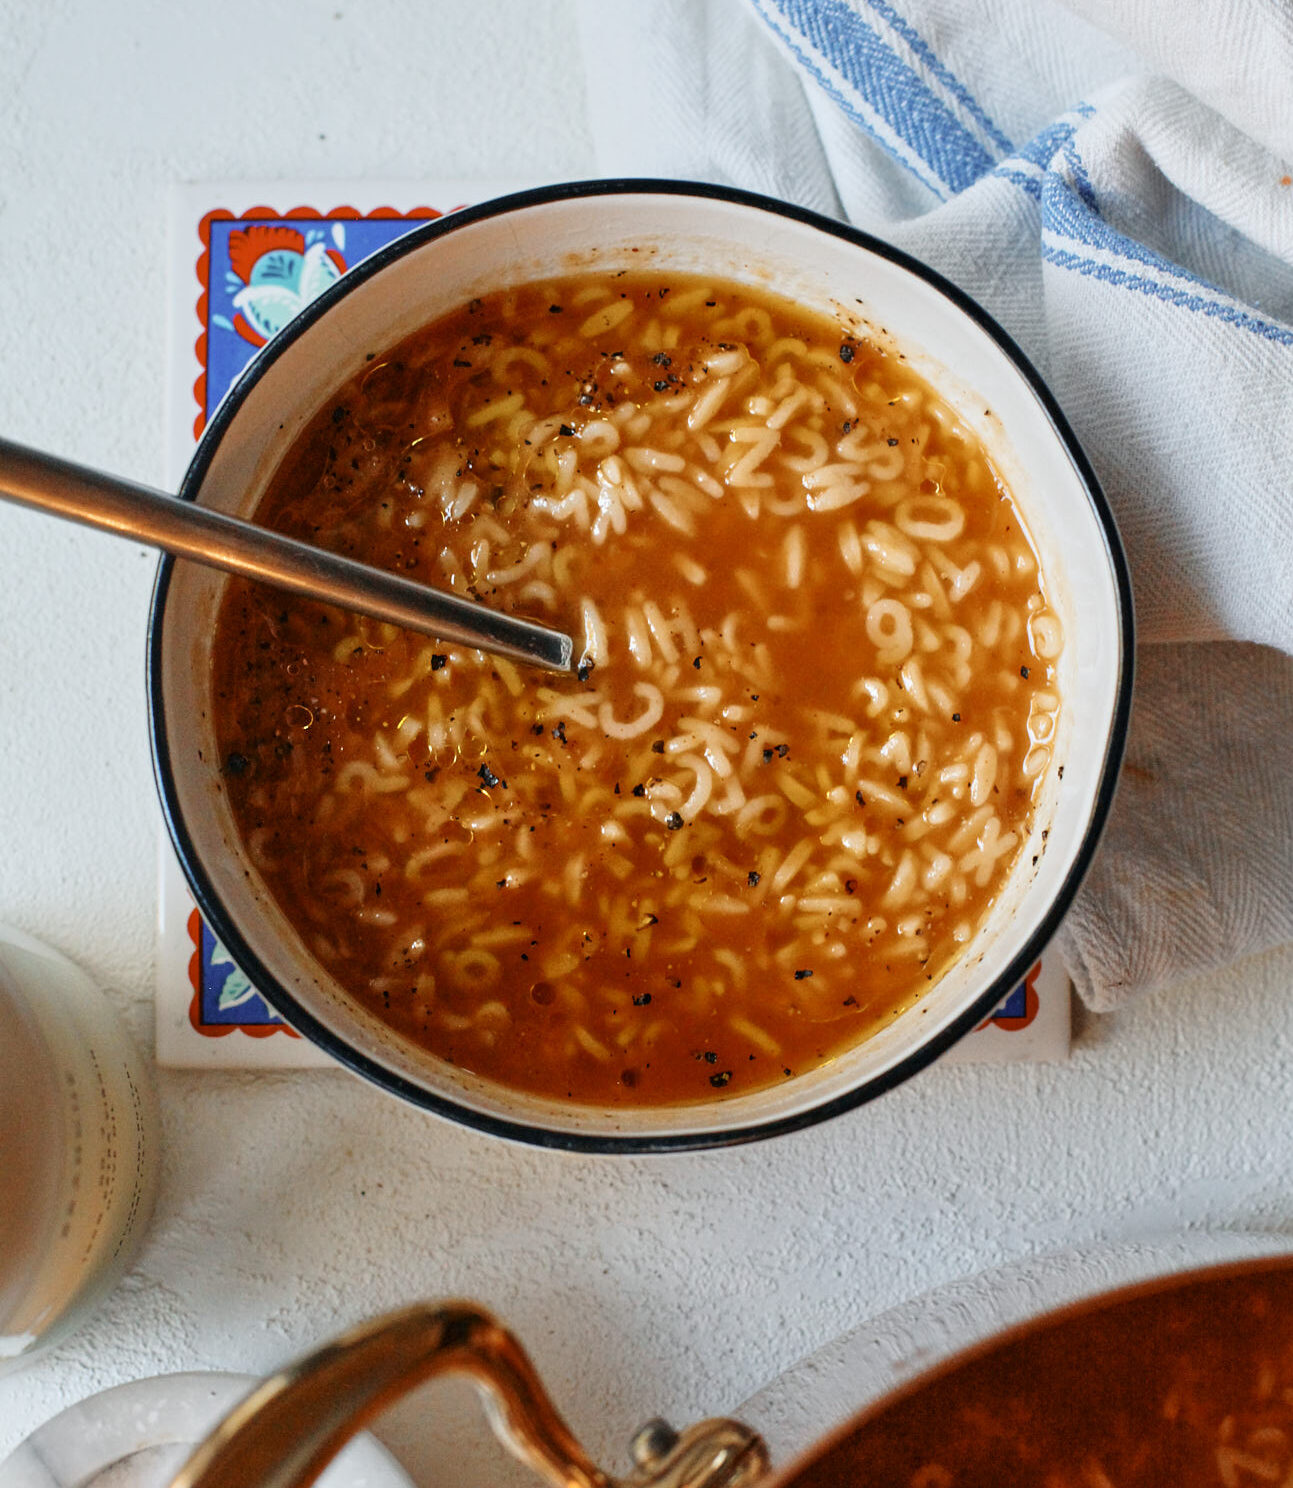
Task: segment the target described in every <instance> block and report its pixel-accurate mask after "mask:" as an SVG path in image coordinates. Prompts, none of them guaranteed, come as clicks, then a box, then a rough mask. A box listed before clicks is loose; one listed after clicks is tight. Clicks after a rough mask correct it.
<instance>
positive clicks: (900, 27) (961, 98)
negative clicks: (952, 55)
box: [866, 0, 1015, 153]
mask: <svg viewBox="0 0 1293 1488" xmlns="http://www.w3.org/2000/svg"><path fill="white" fill-rule="evenodd" d="M866 3H867V4H869V5H870V7H871V9H872V10H873V11H875V13H876V15H878V16H879V17H880V18H881V20H883V21H884V22H885V24H886V25H888V26H889V28H890V29H891V30H893V31H896V32H897V33H898V35H899V36H901V37H902V39H903V40H904V41H905V42H906V43H907V45H908V46H909V47H910V48H911V49H912V51H913V52H914V53H915V54H916V56H918V57H919V58H920V60H921V61H922V62H923V63H924V64H925V66H926V67H927V68H928V70H929V73H930V76H931V77H935V78H937V79H938V81H939V82H940V83H942V85H943V86H944V87H945V88H946V89H947V91H948V92H949V93H950V94H951V95H952V97H953V98H955V99H956V100H957V102H958V103H961V104H963V105H964V106H965V111H966V113H967V114H969V115H970V117H971V118H972V119H974V120H975V121H976V122H977V123H978V124H979V125H980V126H981V127H982V129H983V132H984V133H985V134H986V135H988V137H989V138H990V139H991V140H992V142H993V143H994V144H995V145H997V146H998V147H999V148H1000V149H1002V150H1004V151H1006V152H1007V153H1009V152H1010V151H1012V150H1013V149H1014V148H1015V147H1014V145H1013V144H1012V143H1011V142H1010V140H1008V139H1007V138H1006V136H1005V135H1004V134H1003V133H1002V132H1001V130H1000V129H998V128H997V126H996V125H995V124H994V123H993V122H992V120H991V119H990V118H989V117H988V115H987V113H986V112H985V110H984V108H983V106H982V105H981V104H980V103H979V100H978V99H977V98H975V96H974V94H973V93H971V92H970V90H969V89H968V88H967V87H966V86H965V84H964V83H963V82H962V81H961V80H960V78H958V77H957V76H956V74H955V73H953V72H952V71H951V69H950V68H948V67H947V66H946V65H945V64H944V63H943V61H942V59H941V58H940V57H939V56H938V54H937V53H936V52H935V51H934V49H933V47H931V46H930V44H929V43H928V42H927V41H926V40H925V38H924V37H923V36H922V35H921V34H920V32H919V31H917V30H916V28H915V27H914V26H913V25H912V24H911V22H910V21H909V20H908V19H907V17H906V16H904V15H901V14H900V13H899V12H898V11H896V10H895V9H894V8H893V6H892V5H890V4H888V0H866Z"/></svg>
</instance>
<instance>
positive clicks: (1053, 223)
mask: <svg viewBox="0 0 1293 1488" xmlns="http://www.w3.org/2000/svg"><path fill="white" fill-rule="evenodd" d="M1065 160H1066V163H1068V164H1069V165H1070V166H1072V165H1073V164H1074V163H1076V164H1077V166H1078V170H1080V171H1081V181H1080V182H1079V181H1077V179H1076V173H1075V180H1074V182H1072V183H1071V182H1069V181H1066V180H1064V179H1063V177H1062V176H1060V175H1058V174H1057V173H1056V172H1054V171H1048V172H1047V175H1046V180H1045V184H1044V185H1043V187H1042V228H1043V230H1045V231H1049V232H1052V233H1055V234H1057V235H1058V236H1059V237H1063V238H1071V239H1072V240H1073V241H1074V242H1075V243H1085V244H1086V245H1087V246H1088V247H1089V248H1102V249H1104V251H1105V252H1106V253H1116V254H1117V255H1118V257H1119V258H1127V259H1131V260H1132V261H1133V262H1134V263H1139V264H1144V265H1145V267H1146V268H1150V269H1155V270H1157V272H1158V273H1160V274H1170V275H1171V276H1172V277H1173V278H1174V279H1183V280H1184V281H1185V282H1186V283H1187V284H1194V285H1197V286H1198V287H1199V288H1200V289H1208V290H1211V291H1212V292H1213V293H1214V294H1221V295H1224V294H1225V293H1226V291H1225V290H1224V289H1220V288H1219V287H1218V286H1217V285H1215V284H1210V283H1209V282H1208V281H1207V280H1206V279H1204V278H1201V277H1200V276H1199V275H1198V274H1192V273H1191V272H1190V271H1189V269H1183V268H1182V267H1181V266H1180V264H1177V263H1173V262H1172V260H1171V259H1170V258H1165V257H1164V256H1163V255H1162V254H1161V253H1155V251H1154V250H1153V249H1152V248H1146V247H1145V245H1144V244H1143V243H1138V242H1137V241H1136V240H1135V239H1134V238H1129V237H1127V236H1126V235H1125V234H1123V233H1120V232H1118V231H1117V229H1116V228H1112V227H1110V226H1109V224H1108V223H1107V222H1106V221H1105V220H1104V218H1103V217H1101V216H1100V214H1099V212H1098V211H1097V210H1096V206H1095V193H1094V192H1093V191H1092V190H1091V183H1090V181H1089V180H1087V177H1086V172H1085V170H1082V167H1081V163H1080V162H1078V161H1077V160H1076V155H1075V154H1074V153H1071V152H1066V154H1065ZM1083 183H1084V184H1085V187H1086V189H1085V191H1084V190H1083V189H1082V186H1083ZM1263 323H1264V322H1263Z"/></svg>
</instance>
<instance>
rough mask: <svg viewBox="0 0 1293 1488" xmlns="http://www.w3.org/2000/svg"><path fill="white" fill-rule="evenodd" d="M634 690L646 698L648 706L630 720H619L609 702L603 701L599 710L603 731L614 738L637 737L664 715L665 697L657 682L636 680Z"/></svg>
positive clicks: (599, 720) (598, 718) (599, 722)
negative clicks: (621, 721)
mask: <svg viewBox="0 0 1293 1488" xmlns="http://www.w3.org/2000/svg"><path fill="white" fill-rule="evenodd" d="M633 691H634V693H635V694H636V695H637V696H638V697H640V698H642V699H643V700H644V702H645V703H646V706H645V707H644V708H643V709H642V711H641V713H639V714H638V716H637V717H636V718H634V719H631V720H630V721H629V722H627V723H619V722H617V721H616V718H615V715H614V713H613V712H612V711H611V705H610V704H609V703H603V704H602V705H601V706H600V707H599V708H598V710H597V722H598V724H599V725H600V726H601V730H602V732H603V733H604V734H607V735H609V737H610V738H612V739H636V738H637V736H638V735H639V734H645V733H646V731H647V729H649V728H653V727H654V726H655V725H656V724H657V723H659V722H660V720H661V718H663V717H664V697H663V695H662V693H661V692H660V689H659V688H658V687H657V686H656V685H655V683H653V682H635V683H634V684H633Z"/></svg>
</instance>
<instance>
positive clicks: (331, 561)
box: [0, 439, 574, 672]
mask: <svg viewBox="0 0 1293 1488" xmlns="http://www.w3.org/2000/svg"><path fill="white" fill-rule="evenodd" d="M0 498H3V499H4V500H6V501H16V502H18V503H19V504H20V505H22V506H29V507H34V508H35V509H36V510H37V511H43V512H48V513H49V514H50V515H51V516H55V517H64V518H66V519H67V520H68V521H71V522H83V523H84V524H85V525H86V526H87V527H97V528H99V530H100V531H103V532H112V533H115V534H116V535H117V536H118V537H127V538H130V539H132V540H133V541H135V542H142V543H147V544H148V545H149V546H150V547H154V548H164V549H165V550H166V551H167V552H168V553H174V554H175V555H176V557H179V558H191V559H192V560H193V561H194V562H195V563H205V564H206V565H207V566H208V567H210V568H219V569H223V570H224V571H225V572H226V573H234V574H241V575H242V576H243V577H244V578H248V579H258V580H259V581H260V582H261V583H264V584H270V585H272V586H273V587H274V588H276V589H286V590H287V591H288V592H289V593H291V594H301V595H304V596H305V597H306V598H307V599H317V600H321V601H322V602H323V603H324V604H333V605H337V606H338V607H339V608H341V609H343V610H354V611H356V612H358V613H359V614H361V615H369V616H371V617H372V618H373V619H374V620H386V621H388V622H389V623H390V624H392V625H401V626H404V627H405V628H407V629H409V630H416V631H421V632H422V633H423V634H424V635H430V636H435V637H436V638H437V639H438V640H441V641H446V642H453V643H457V644H459V645H464V646H475V647H478V648H479V649H480V650H482V651H490V652H493V653H494V654H495V655H496V656H506V657H509V658H510V659H512V660H513V661H525V662H530V663H531V664H533V665H535V666H540V667H546V668H547V669H548V670H549V671H554V672H569V671H573V670H574V643H573V642H572V641H571V639H570V637H569V636H568V635H564V634H563V633H562V632H561V631H558V630H552V629H550V628H549V627H548V626H546V625H538V624H536V623H535V622H534V621H532V620H521V619H518V618H517V617H516V616H514V615H503V614H500V613H499V612H498V611H497V610H491V609H488V608H487V607H486V606H484V605H480V604H476V603H475V602H474V601H472V600H469V599H463V598H462V597H461V596H460V595H457V594H450V593H448V592H446V591H445V590H443V589H433V588H431V587H430V586H429V585H426V584H417V583H414V582H413V581H412V580H411V579H402V578H399V577H397V576H396V575H395V574H391V573H385V572H384V571H383V570H381V569H377V568H369V567H368V566H367V564H363V563H356V562H355V561H354V560H353V559H351V558H342V557H340V556H339V555H338V554H336V553H328V552H325V551H324V550H323V549H322V548H315V547H311V546H310V544H309V543H303V542H298V541H297V540H296V539H295V538H292V537H282V536H280V535H279V534H278V533H277V532H271V531H269V530H268V528H265V527H257V526H256V525H255V524H254V523H252V522H244V521H241V520H240V519H239V518H237V517H230V516H226V515H225V513H224V512H218V511H212V510H211V509H210V508H208V507H205V506H198V505H196V504H195V503H193V502H190V501H181V500H180V499H179V497H177V496H167V495H165V494H164V493H163V492H161V491H154V490H153V489H151V487H149V486H139V485H136V484H135V483H134V482H133V481H126V480H119V479H117V478H116V477H115V476H111V475H104V474H102V473H101V472H99V471H97V470H89V469H87V468H86V467H85V466H83V465H73V464H71V463H70V462H68V461H67V460H59V459H56V458H55V457H54V456H53V455H46V454H42V453H40V451H38V450H32V449H26V448H24V446H22V445H20V444H11V443H9V441H8V440H5V439H0Z"/></svg>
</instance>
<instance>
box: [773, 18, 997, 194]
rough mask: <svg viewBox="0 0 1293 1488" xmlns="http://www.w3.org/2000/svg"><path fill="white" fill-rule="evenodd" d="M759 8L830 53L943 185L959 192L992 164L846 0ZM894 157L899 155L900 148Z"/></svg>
mask: <svg viewBox="0 0 1293 1488" xmlns="http://www.w3.org/2000/svg"><path fill="white" fill-rule="evenodd" d="M761 8H763V9H764V12H765V18H767V19H768V20H769V23H770V24H771V23H772V22H771V17H770V16H768V15H767V11H768V10H774V11H776V12H778V13H779V14H780V15H781V17H782V19H783V20H784V21H785V22H786V24H787V25H788V26H790V27H791V28H793V29H794V30H795V31H797V32H798V33H799V35H800V36H802V37H803V38H804V40H805V41H807V42H808V43H809V45H811V46H812V47H814V48H815V49H816V51H817V53H818V55H819V56H821V57H823V58H825V59H826V60H828V61H829V63H830V65H831V66H832V67H834V68H835V70H836V71H837V72H838V74H839V75H840V76H841V77H842V78H843V79H844V80H845V81H846V82H847V83H848V84H849V86H850V87H851V88H852V89H853V90H854V91H855V92H856V93H857V95H858V96H859V97H860V98H861V99H863V100H864V101H865V102H866V103H867V104H868V105H869V107H870V108H872V109H874V111H875V112H876V114H877V115H878V116H879V117H880V118H881V119H883V120H884V122H885V123H886V124H887V125H888V126H889V128H890V129H891V130H892V131H893V132H894V134H895V135H896V136H897V137H898V138H899V139H900V140H902V141H903V143H904V144H906V145H908V146H910V148H911V149H912V151H913V152H914V153H915V154H916V155H917V156H919V158H920V159H921V160H923V161H924V162H925V164H926V165H927V166H928V167H929V168H930V169H931V170H932V171H933V172H934V174H935V175H936V176H937V178H938V180H939V181H941V182H942V183H943V185H944V186H946V187H947V188H948V190H950V191H951V192H953V193H955V192H958V191H963V190H964V189H965V187H967V186H970V185H972V184H973V183H974V182H975V181H977V180H978V179H979V177H980V176H982V175H984V174H985V173H986V172H987V171H989V170H991V169H992V166H993V164H994V162H993V159H992V157H991V156H990V155H989V154H988V152H987V151H986V150H985V149H984V148H983V146H982V145H981V144H980V143H979V141H978V140H977V139H975V138H974V136H973V135H972V134H971V133H970V132H969V131H968V130H967V129H966V128H965V127H964V125H962V124H961V122H960V121H959V120H958V119H957V118H956V117H955V116H954V115H953V114H952V112H951V110H950V109H949V108H948V107H947V105H946V104H944V103H943V102H942V101H941V100H940V99H938V98H935V97H934V95H933V94H932V93H931V92H930V91H929V89H928V88H927V87H926V86H925V85H924V83H922V82H921V80H920V78H919V77H918V76H917V74H916V73H915V72H913V71H912V69H911V68H910V67H909V66H908V65H907V63H905V62H904V61H902V59H901V58H900V57H899V56H898V55H897V54H896V53H895V52H894V50H893V49H892V47H890V46H888V45H886V44H885V42H884V41H882V40H881V38H880V37H879V36H878V35H877V34H876V32H875V31H873V30H872V28H871V27H870V26H869V25H867V23H866V22H865V21H864V20H863V19H862V18H861V17H860V16H859V15H857V14H856V13H855V12H854V11H853V10H851V9H850V8H849V7H848V5H846V4H845V3H844V0H763V6H762V7H761ZM774 29H776V30H777V31H778V34H779V35H781V37H782V39H783V40H784V41H785V42H786V44H787V45H788V46H789V47H790V48H791V50H792V51H793V52H794V54H795V56H796V57H797V58H798V60H799V62H800V63H801V65H802V66H803V67H804V68H805V69H806V70H807V71H808V72H810V73H811V74H812V76H813V77H814V78H815V79H816V81H817V82H818V83H819V84H820V85H821V86H822V87H823V88H824V89H825V90H826V91H827V92H828V93H829V94H830V95H831V97H833V98H834V99H835V101H836V102H837V103H839V104H840V105H841V107H843V108H844V110H845V112H846V113H847V114H848V115H849V117H850V118H852V119H853V120H854V122H855V123H859V124H862V125H863V126H864V127H865V128H867V130H868V132H869V133H871V134H875V133H876V131H875V130H874V129H873V128H872V127H871V126H870V125H869V124H868V123H867V121H866V119H865V117H864V116H863V115H862V114H861V113H860V111H859V110H858V109H857V108H856V107H855V106H853V105H851V104H850V102H849V101H848V100H847V98H846V97H844V96H843V95H842V94H841V92H840V90H839V88H838V87H837V86H835V85H834V84H833V83H832V82H831V80H830V79H829V78H828V76H827V74H826V72H825V71H824V70H823V69H822V68H821V67H820V66H818V65H817V64H816V63H815V62H814V61H813V59H812V58H811V57H810V56H809V55H808V54H807V53H806V52H805V51H804V50H803V48H801V47H799V46H797V45H796V44H795V39H794V37H793V36H791V35H787V34H786V32H785V30H783V29H782V28H781V27H775V28H774ZM890 153H894V152H893V151H892V150H891V151H890ZM896 158H897V159H900V160H901V159H902V157H901V156H900V155H898V156H896ZM904 163H906V162H904ZM909 168H910V166H909ZM913 173H914V174H916V175H917V176H919V174H920V173H919V172H913ZM925 184H926V185H929V184H930V183H929V182H928V181H926V182H925Z"/></svg>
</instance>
